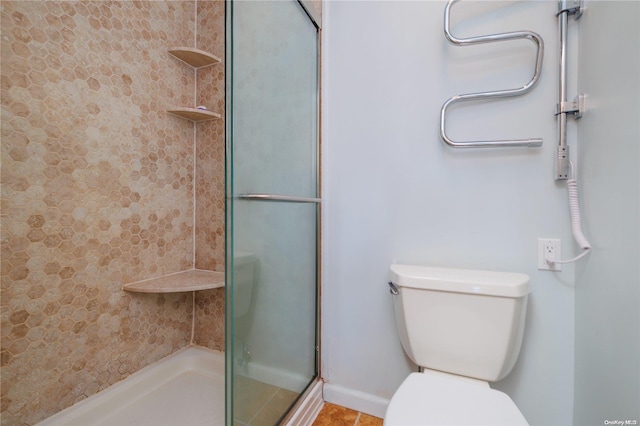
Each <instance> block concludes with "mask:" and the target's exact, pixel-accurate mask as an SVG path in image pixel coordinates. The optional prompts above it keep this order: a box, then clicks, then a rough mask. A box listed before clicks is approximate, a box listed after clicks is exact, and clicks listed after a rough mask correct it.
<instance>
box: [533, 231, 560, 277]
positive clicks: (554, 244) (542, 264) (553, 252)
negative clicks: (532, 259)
mask: <svg viewBox="0 0 640 426" xmlns="http://www.w3.org/2000/svg"><path fill="white" fill-rule="evenodd" d="M546 251H550V256H549V257H550V258H552V259H558V260H560V259H562V241H561V240H560V239H559V238H538V269H540V270H543V271H561V270H562V264H560V263H552V264H551V265H549V264H548V263H547V262H546V261H545V255H546V254H547V253H546Z"/></svg>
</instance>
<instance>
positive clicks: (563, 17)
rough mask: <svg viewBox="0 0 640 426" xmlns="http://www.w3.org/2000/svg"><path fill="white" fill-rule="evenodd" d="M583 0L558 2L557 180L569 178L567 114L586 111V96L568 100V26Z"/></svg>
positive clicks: (580, 115)
mask: <svg viewBox="0 0 640 426" xmlns="http://www.w3.org/2000/svg"><path fill="white" fill-rule="evenodd" d="M582 7H583V5H582V0H560V1H559V2H558V15H557V16H558V34H559V35H560V60H559V62H560V67H559V70H560V73H559V74H558V105H557V106H556V116H557V117H558V148H557V161H556V180H568V179H569V163H570V161H569V147H568V146H567V114H572V115H573V117H574V118H581V117H582V112H583V111H584V96H583V95H582V94H578V96H576V98H575V100H574V101H573V102H567V27H568V21H569V15H574V16H575V19H578V18H580V16H581V15H582Z"/></svg>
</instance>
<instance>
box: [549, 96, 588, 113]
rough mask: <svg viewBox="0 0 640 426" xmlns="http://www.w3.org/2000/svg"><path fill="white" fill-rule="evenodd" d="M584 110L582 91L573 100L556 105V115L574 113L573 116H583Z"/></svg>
mask: <svg viewBox="0 0 640 426" xmlns="http://www.w3.org/2000/svg"><path fill="white" fill-rule="evenodd" d="M583 112H584V94H583V93H580V94H579V95H578V96H576V97H575V99H574V100H573V101H571V102H562V103H559V104H558V105H556V115H560V114H573V117H574V118H576V119H578V118H582V113H583Z"/></svg>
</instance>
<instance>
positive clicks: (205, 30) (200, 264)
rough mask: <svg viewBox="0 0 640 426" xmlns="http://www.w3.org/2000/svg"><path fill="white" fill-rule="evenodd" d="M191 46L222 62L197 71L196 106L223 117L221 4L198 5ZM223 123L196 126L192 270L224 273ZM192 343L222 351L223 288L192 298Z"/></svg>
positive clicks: (217, 2) (210, 2) (222, 28)
mask: <svg viewBox="0 0 640 426" xmlns="http://www.w3.org/2000/svg"><path fill="white" fill-rule="evenodd" d="M197 28H198V30H197V38H198V41H197V46H198V48H199V49H202V50H205V51H207V52H210V53H212V54H214V55H216V56H217V57H219V58H221V59H222V62H223V63H222V64H218V65H214V66H211V67H207V68H203V69H200V70H198V78H197V85H198V87H197V90H196V93H197V96H198V102H197V103H198V105H204V106H206V107H207V108H208V109H210V110H213V111H216V112H219V113H223V112H224V101H225V93H224V83H225V79H224V57H225V33H224V31H225V17H224V3H223V2H220V1H205V2H203V1H200V2H198V27H197ZM224 138H225V135H224V121H223V120H214V121H207V122H204V123H199V124H198V127H197V145H196V159H197V160H196V185H195V189H196V218H195V222H196V227H195V230H196V236H195V238H196V253H195V267H196V268H198V269H206V270H212V271H224V267H225V264H224V243H225V241H224V232H225V227H224V197H225V193H224V167H225V164H224V162H225V157H224V144H225V139H224ZM194 342H195V343H196V344H199V345H202V346H206V347H209V348H211V349H217V350H224V289H223V288H217V289H214V290H208V291H199V292H197V293H196V319H195V332H194Z"/></svg>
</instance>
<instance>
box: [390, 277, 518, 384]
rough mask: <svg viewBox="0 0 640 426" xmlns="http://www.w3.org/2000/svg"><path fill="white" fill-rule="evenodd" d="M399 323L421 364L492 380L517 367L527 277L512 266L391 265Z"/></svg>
mask: <svg viewBox="0 0 640 426" xmlns="http://www.w3.org/2000/svg"><path fill="white" fill-rule="evenodd" d="M391 282H392V283H393V284H394V285H395V286H396V288H397V289H398V294H396V295H394V296H393V297H394V311H395V316H396V325H397V327H398V332H399V335H400V341H401V342H402V346H403V348H404V350H405V352H406V353H407V355H408V356H409V358H411V360H412V361H413V362H414V363H416V364H417V365H419V366H421V367H425V368H429V369H432V370H439V371H444V372H447V373H452V374H457V375H461V376H467V377H473V378H476V379H480V380H486V381H489V382H494V381H498V380H501V379H502V378H504V377H505V376H506V375H507V374H509V372H510V371H511V369H512V368H513V366H514V364H515V362H516V360H517V358H518V353H519V352H520V346H521V343H522V335H523V331H524V323H525V315H526V307H527V297H528V294H529V277H528V276H527V275H525V274H518V273H510V272H493V271H478V270H469V269H450V268H438V267H427V266H412V265H391Z"/></svg>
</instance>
